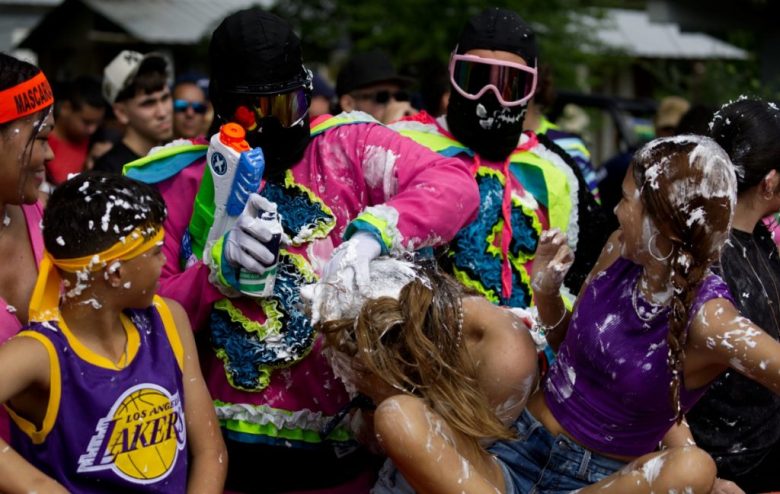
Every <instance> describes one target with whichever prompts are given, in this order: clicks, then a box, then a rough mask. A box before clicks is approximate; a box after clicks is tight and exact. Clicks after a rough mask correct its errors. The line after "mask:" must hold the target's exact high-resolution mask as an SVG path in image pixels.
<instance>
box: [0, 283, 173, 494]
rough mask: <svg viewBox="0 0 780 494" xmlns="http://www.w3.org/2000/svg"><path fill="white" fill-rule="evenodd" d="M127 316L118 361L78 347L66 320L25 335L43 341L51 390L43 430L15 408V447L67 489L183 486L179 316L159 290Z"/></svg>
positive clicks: (33, 328)
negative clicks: (173, 314)
mask: <svg viewBox="0 0 780 494" xmlns="http://www.w3.org/2000/svg"><path fill="white" fill-rule="evenodd" d="M122 323H123V325H124V328H125V331H126V332H127V349H126V355H125V357H124V359H123V362H120V363H119V365H117V364H115V363H113V362H111V361H110V360H109V359H106V358H105V357H102V356H100V355H97V354H95V353H94V352H92V351H91V350H89V349H88V348H87V347H86V346H84V345H82V344H81V343H80V342H79V340H78V339H76V338H75V336H74V335H73V334H72V333H71V331H70V330H69V329H68V327H67V325H66V324H65V322H64V321H63V320H62V318H60V319H59V320H56V321H49V322H45V323H35V324H33V325H31V326H29V327H28V328H26V330H25V331H23V332H21V333H20V336H23V337H30V338H35V339H36V340H38V341H39V342H41V343H42V344H43V345H44V346H45V347H46V349H47V351H48V353H49V360H50V362H51V387H50V394H49V404H48V407H47V410H46V415H45V418H44V421H43V424H42V426H41V428H40V429H38V428H37V427H36V426H35V425H33V424H32V423H30V422H29V421H27V420H25V419H24V418H22V417H20V416H18V415H16V414H14V413H13V411H12V410H10V409H9V412H10V414H11V418H12V422H13V423H12V428H11V433H12V434H11V437H12V443H13V446H14V448H16V450H17V451H18V452H19V453H20V454H21V455H22V456H23V457H24V458H26V459H27V460H28V461H30V462H31V463H32V464H33V465H35V466H36V467H37V468H39V469H40V470H41V471H43V472H44V473H46V474H47V475H49V476H51V477H52V478H54V479H55V480H57V481H58V482H60V483H61V484H62V485H64V486H65V488H67V489H68V490H69V491H70V492H79V493H88V492H95V493H97V492H111V493H112V494H117V493H124V492H165V493H175V492H185V491H186V487H187V449H186V445H187V437H186V428H185V421H184V403H183V398H184V397H183V396H182V355H183V351H182V346H181V341H180V340H179V336H178V333H177V332H176V327H175V325H174V323H173V318H172V317H171V314H170V312H169V311H168V307H167V306H166V305H165V302H164V301H163V300H162V299H161V298H159V297H155V301H154V305H153V306H151V307H149V308H147V309H143V310H128V311H125V314H123V315H122ZM125 364H126V365H125ZM120 367H121V368H120Z"/></svg>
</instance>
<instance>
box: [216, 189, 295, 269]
mask: <svg viewBox="0 0 780 494" xmlns="http://www.w3.org/2000/svg"><path fill="white" fill-rule="evenodd" d="M264 211H265V212H273V213H274V214H275V213H276V204H275V203H273V202H271V201H269V200H268V199H266V198H265V197H263V196H261V195H258V194H251V195H250V196H249V199H248V200H247V202H246V206H245V207H244V211H243V212H242V213H241V215H240V216H239V217H238V221H237V222H236V224H235V225H234V226H233V228H232V229H231V230H230V231H229V232H228V233H226V234H225V245H224V255H225V258H226V259H227V260H228V262H229V263H230V264H231V265H233V266H234V267H240V268H242V269H246V270H247V271H252V272H254V273H262V272H264V271H266V270H267V269H268V268H269V267H271V266H273V265H274V264H276V262H278V260H279V245H280V244H281V245H288V244H289V238H288V237H287V236H286V235H285V234H284V231H283V230H282V223H281V218H280V217H279V216H278V215H276V214H275V216H276V220H275V221H269V220H267V219H265V220H264V219H261V217H260V216H259V215H260V214H262V213H263V212H264Z"/></svg>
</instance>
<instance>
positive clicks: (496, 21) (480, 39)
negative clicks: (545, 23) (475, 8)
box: [458, 7, 537, 67]
mask: <svg viewBox="0 0 780 494" xmlns="http://www.w3.org/2000/svg"><path fill="white" fill-rule="evenodd" d="M469 50H495V51H508V52H510V53H514V54H516V55H520V56H521V57H523V60H525V62H526V63H527V64H528V65H529V66H531V67H534V66H536V57H537V50H536V37H535V35H534V31H533V29H531V26H530V25H529V24H528V23H527V22H525V21H524V20H523V18H522V17H520V16H519V15H518V14H517V13H516V12H514V11H511V10H507V9H501V8H498V7H491V8H488V9H485V10H483V11H482V12H481V13H479V14H477V15H475V16H474V17H472V18H471V19H469V21H468V23H467V24H466V27H464V28H463V32H462V33H461V35H460V39H459V40H458V53H466V52H467V51H469Z"/></svg>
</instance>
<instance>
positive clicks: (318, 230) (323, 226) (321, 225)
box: [284, 170, 336, 247]
mask: <svg viewBox="0 0 780 494" xmlns="http://www.w3.org/2000/svg"><path fill="white" fill-rule="evenodd" d="M284 188H286V189H298V190H300V191H302V192H303V193H304V194H306V197H308V198H309V200H310V201H311V202H312V203H314V204H317V205H318V206H319V207H320V208H321V209H322V212H323V213H324V214H326V215H327V218H324V219H321V220H319V221H316V222H315V225H314V226H313V228H312V229H311V230H309V231H301V232H298V234H297V235H295V237H293V238H292V239H291V243H292V245H294V246H296V247H298V246H299V245H303V244H305V243H307V242H311V241H313V240H314V239H318V238H325V237H327V236H328V234H329V233H330V231H331V230H333V228H335V227H336V215H334V214H333V210H332V209H331V208H330V206H328V205H327V204H325V201H323V200H322V199H321V198H320V197H319V196H317V194H315V193H314V192H313V191H312V190H311V189H310V188H308V187H306V186H305V185H303V184H300V183H298V182H296V181H295V177H294V176H293V172H292V170H287V172H285V174H284Z"/></svg>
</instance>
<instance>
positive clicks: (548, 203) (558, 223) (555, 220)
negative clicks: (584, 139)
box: [391, 113, 606, 307]
mask: <svg viewBox="0 0 780 494" xmlns="http://www.w3.org/2000/svg"><path fill="white" fill-rule="evenodd" d="M391 128H393V129H394V130H397V131H399V132H400V133H401V134H403V135H405V136H408V137H411V138H412V139H414V140H415V141H417V142H419V143H421V144H423V145H425V146H427V147H428V148H430V149H432V150H434V151H436V152H438V153H439V154H442V155H444V156H454V157H458V158H459V159H460V160H461V161H463V162H464V163H467V164H468V166H469V167H470V168H471V170H472V174H473V176H474V179H475V180H476V183H477V186H478V187H479V193H480V207H479V214H478V216H477V218H476V219H475V220H474V221H473V222H472V223H470V224H469V225H467V226H466V227H465V228H463V229H462V230H461V231H460V232H458V234H457V235H456V236H455V238H454V239H453V240H452V242H450V249H449V252H448V257H449V259H450V262H451V270H452V272H453V273H454V274H455V276H456V277H457V278H458V280H460V281H461V282H462V283H463V284H464V285H466V286H468V287H470V288H473V289H475V290H477V291H478V292H480V293H482V294H483V295H484V296H485V297H487V298H488V299H489V300H491V301H493V302H494V303H497V304H501V305H509V306H513V307H528V306H530V305H531V304H532V300H531V295H532V292H531V276H530V275H531V269H532V266H533V257H534V252H535V251H536V245H537V242H538V240H539V236H540V234H541V232H542V231H544V230H547V229H550V228H559V229H560V230H562V231H564V232H566V233H567V234H568V238H569V244H570V246H571V247H572V249H574V250H575V252H577V249H578V247H579V246H580V245H581V244H582V241H581V236H580V235H581V232H583V229H582V228H581V222H582V221H583V218H582V214H583V213H584V212H586V213H587V214H588V215H590V213H591V210H590V208H596V209H594V210H593V211H598V206H597V205H596V204H595V200H594V199H593V197H592V196H591V195H590V194H589V193H588V192H587V188H586V187H585V184H584V181H583V180H582V177H581V175H579V171H578V170H577V167H576V165H575V164H573V162H571V161H565V160H570V158H568V157H565V159H564V158H562V157H561V156H560V154H558V153H556V152H553V151H552V150H550V149H549V148H548V147H547V146H545V145H544V144H543V143H542V142H540V140H539V139H537V137H536V135H535V134H533V133H525V134H523V135H522V136H521V139H520V143H519V145H518V147H517V148H516V149H515V151H514V152H513V153H512V154H511V155H510V156H509V158H508V159H507V160H506V161H505V162H504V163H492V162H486V161H482V160H481V159H480V157H479V156H478V155H476V154H475V153H474V152H473V151H472V150H471V149H469V148H467V147H466V146H464V145H463V144H461V143H459V142H458V141H457V140H456V139H455V138H454V137H453V136H452V135H451V134H450V133H449V132H448V131H447V129H446V119H445V118H444V117H442V118H440V119H438V120H436V119H434V118H433V117H431V116H430V115H428V114H426V113H421V114H418V115H416V116H414V117H411V118H408V119H404V120H401V121H399V122H396V123H394V124H393V125H391ZM583 193H584V195H583ZM588 201H589V202H588ZM586 202H587V208H588V210H587V211H586V210H585V209H584V208H585V204H584V203H586ZM586 233H590V232H588V231H586ZM603 236H604V239H606V235H603ZM596 242H598V240H596ZM601 245H603V243H602V244H600V245H598V248H597V250H596V252H595V255H590V256H588V259H587V261H588V265H587V266H584V267H583V268H581V269H580V270H579V271H577V273H578V274H577V277H576V278H567V283H566V285H567V287H568V288H569V289H570V290H571V292H572V293H577V291H578V290H579V286H580V284H581V283H582V280H584V277H585V275H586V274H587V272H588V271H590V267H592V265H593V263H594V262H595V260H596V258H597V256H598V251H599V250H600V249H601ZM577 254H578V255H579V252H577ZM583 262H585V260H584V259H583ZM582 273H584V274H582Z"/></svg>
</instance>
